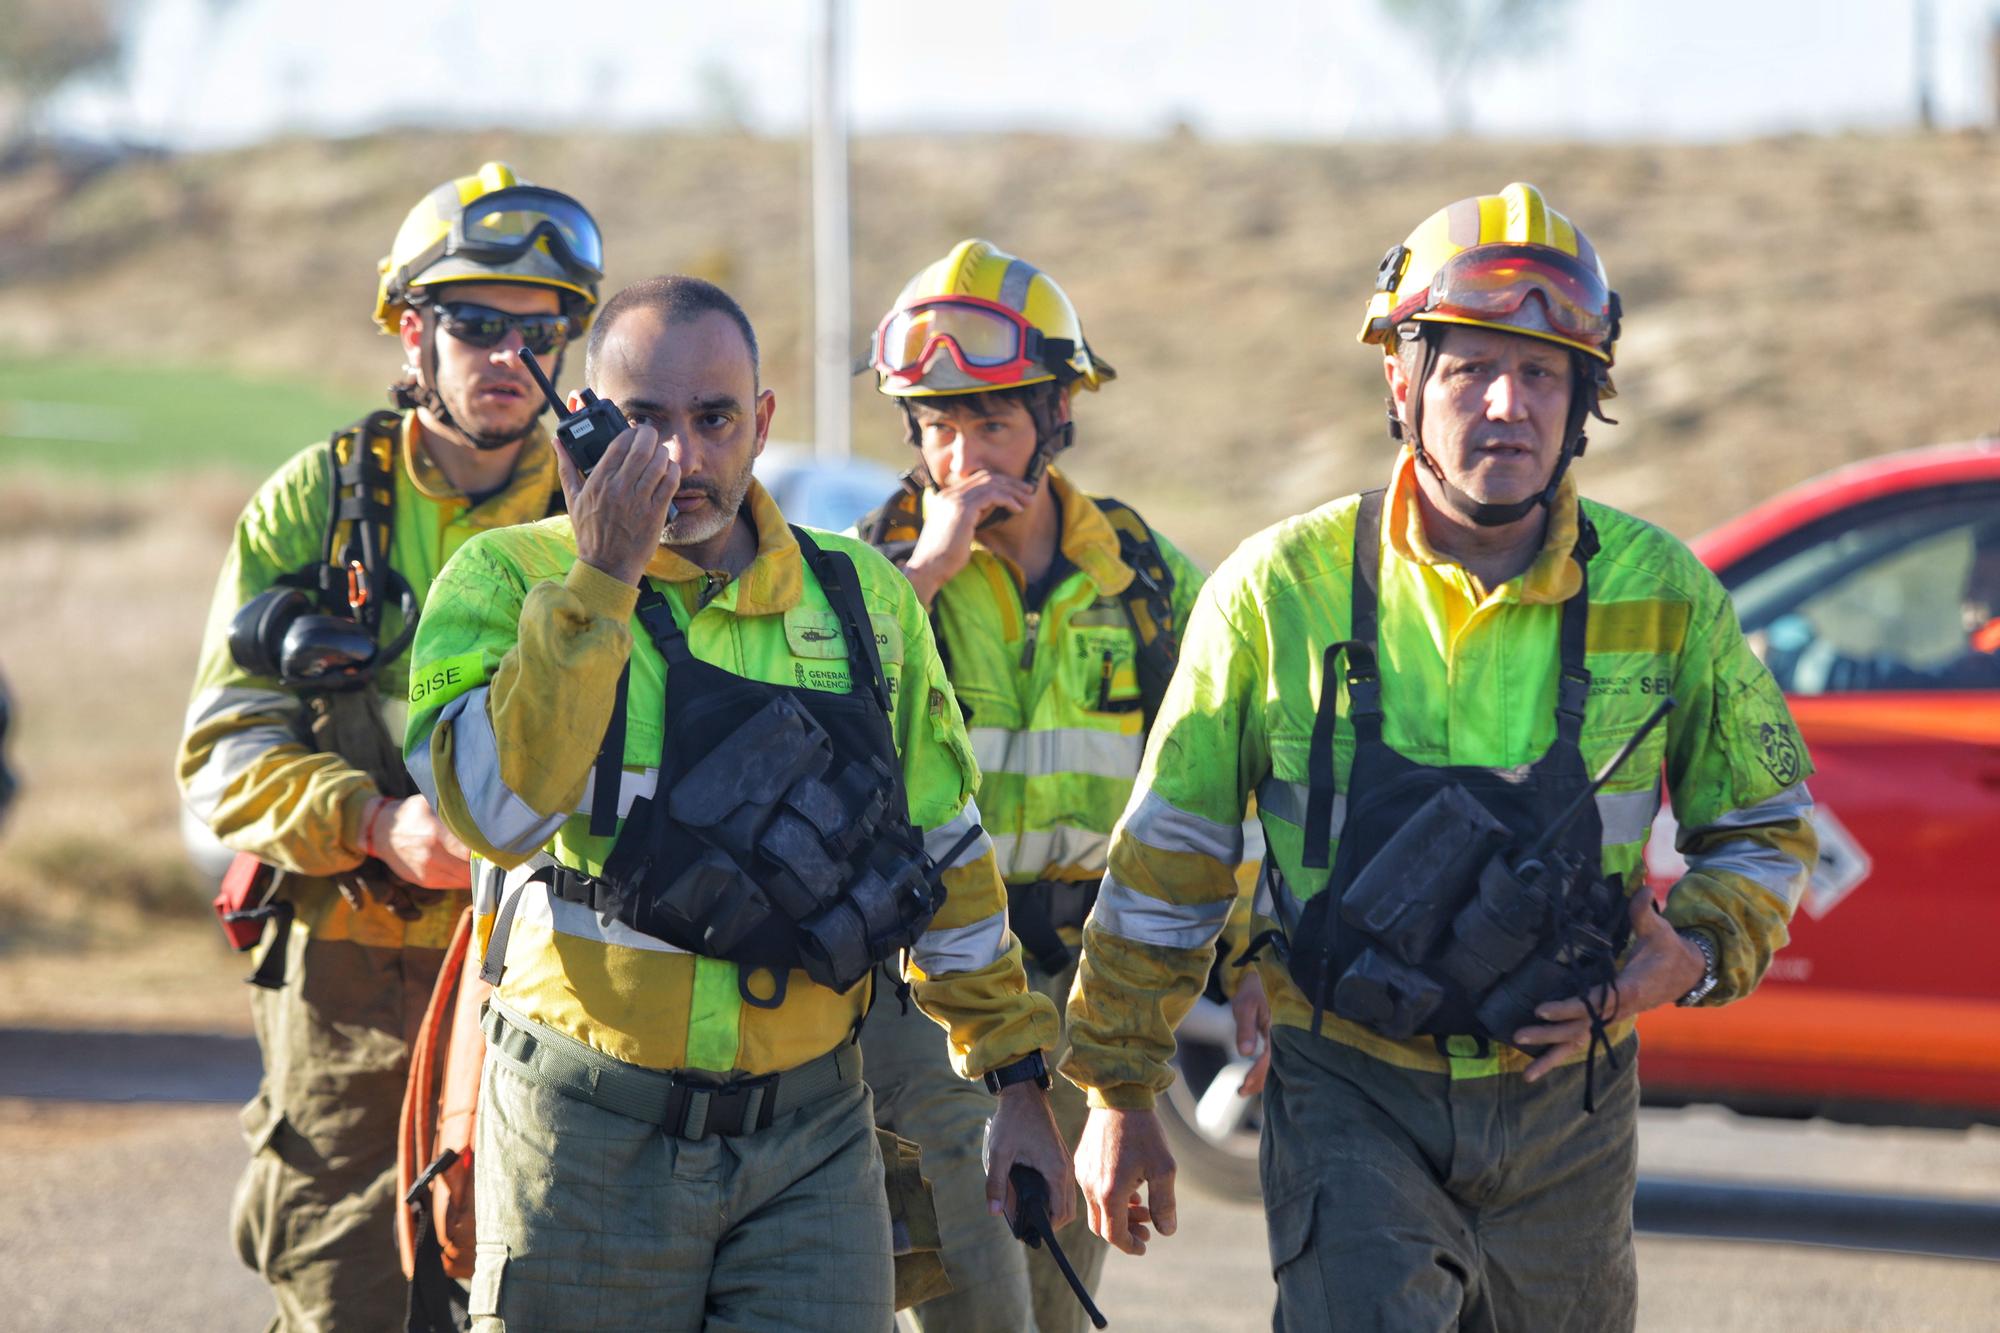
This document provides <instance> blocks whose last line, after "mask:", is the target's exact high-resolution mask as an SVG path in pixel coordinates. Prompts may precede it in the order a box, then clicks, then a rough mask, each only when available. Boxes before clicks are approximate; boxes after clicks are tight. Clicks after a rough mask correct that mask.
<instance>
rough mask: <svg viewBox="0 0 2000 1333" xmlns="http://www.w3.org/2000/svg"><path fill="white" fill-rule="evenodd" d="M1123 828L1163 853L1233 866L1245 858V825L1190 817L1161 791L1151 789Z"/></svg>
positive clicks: (1128, 817)
mask: <svg viewBox="0 0 2000 1333" xmlns="http://www.w3.org/2000/svg"><path fill="white" fill-rule="evenodd" d="M1121 827H1122V828H1123V829H1124V830H1125V832H1127V833H1129V834H1131V835H1132V836H1133V837H1135V838H1137V839H1138V840H1139V841H1140V842H1143V843H1145V844H1146V845H1147V846H1148V847H1157V848H1159V849H1160V850H1161V851H1163V852H1197V853H1199V854H1200V855H1202V856H1209V857H1213V858H1215V859H1216V860H1218V861H1220V862H1222V863H1223V864H1224V865H1227V866H1233V865H1235V864H1236V863H1237V862H1239V861H1241V860H1242V859H1243V825H1242V824H1240V823H1238V824H1218V823H1217V822H1216V821H1214V820H1213V819H1208V818H1205V817H1204V816H1201V815H1191V814H1189V813H1188V812H1187V811H1185V810H1181V809H1178V808H1177V807H1175V806H1173V805H1170V804H1168V803H1167V799H1166V798H1165V797H1163V796H1161V795H1160V794H1159V793H1158V792H1156V791H1152V790H1148V791H1147V792H1146V793H1145V794H1144V795H1142V796H1140V798H1139V800H1138V802H1137V803H1136V805H1135V806H1134V807H1133V809H1132V810H1131V811H1129V812H1128V813H1127V814H1126V816H1125V819H1124V821H1123V823H1122V824H1121Z"/></svg>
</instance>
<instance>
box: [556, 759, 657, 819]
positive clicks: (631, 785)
mask: <svg viewBox="0 0 2000 1333" xmlns="http://www.w3.org/2000/svg"><path fill="white" fill-rule="evenodd" d="M659 785H660V770H659V769H657V768H648V769H644V770H642V771H640V772H637V773H635V772H633V771H632V770H630V769H624V770H621V771H620V772H619V775H618V817H619V818H620V819H624V818H625V817H626V816H627V815H630V814H631V813H632V803H633V802H634V801H637V800H638V799H639V798H640V797H641V796H651V795H652V794H653V790H654V789H655V788H656V787H658V786H659ZM596 804H597V769H596V768H595V767H594V766H593V767H592V768H591V770H590V777H589V778H587V779H586V780H585V781H584V784H583V796H582V798H581V799H579V800H578V801H577V803H576V810H575V813H576V814H579V815H587V814H590V813H592V811H593V810H595V808H596Z"/></svg>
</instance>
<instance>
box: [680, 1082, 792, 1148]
mask: <svg viewBox="0 0 2000 1333" xmlns="http://www.w3.org/2000/svg"><path fill="white" fill-rule="evenodd" d="M777 1100H778V1075H776V1074H764V1075H761V1076H759V1077H756V1078H739V1079H731V1080H730V1081H729V1082H727V1083H694V1082H690V1081H688V1080H685V1079H682V1078H679V1077H676V1078H675V1079H674V1087H673V1091H672V1093H670V1094H669V1096H668V1100H667V1114H668V1125H667V1129H668V1132H670V1133H671V1134H673V1135H674V1137H675V1138H681V1139H692V1140H699V1139H705V1138H707V1137H708V1136H709V1135H711V1134H719V1135H721V1136H722V1137H724V1138H734V1137H736V1136H737V1135H739V1134H747V1133H749V1132H751V1131H752V1130H758V1129H763V1128H764V1127H765V1126H767V1125H769V1124H770V1123H771V1113H772V1111H773V1110H775V1109H776V1106H777Z"/></svg>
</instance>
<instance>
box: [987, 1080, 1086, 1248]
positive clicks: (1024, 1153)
mask: <svg viewBox="0 0 2000 1333" xmlns="http://www.w3.org/2000/svg"><path fill="white" fill-rule="evenodd" d="M1016 1162H1019V1163H1020V1164H1021V1165H1023V1166H1028V1167H1033V1168H1034V1169H1035V1170H1036V1171H1039V1172H1040V1173H1041V1176H1042V1179H1043V1180H1046V1181H1048V1182H1049V1225H1050V1226H1052V1227H1056V1228H1058V1229H1060V1228H1061V1227H1063V1226H1065V1225H1067V1224H1068V1223H1069V1221H1070V1219H1071V1218H1073V1217H1075V1216H1076V1176H1075V1175H1074V1174H1072V1172H1071V1171H1070V1165H1069V1147H1068V1145H1066V1144H1064V1143H1063V1141H1062V1131H1061V1130H1059V1129H1057V1128H1056V1116H1055V1112H1054V1111H1052V1110H1050V1109H1049V1094H1048V1093H1046V1092H1044V1091H1043V1090H1042V1089H1041V1088H1040V1087H1038V1086H1037V1085H1035V1084H1033V1083H1015V1084H1012V1085H1010V1086H1009V1087H1006V1088H1004V1089H1002V1090H1001V1092H1000V1109H998V1110H997V1111H995V1112H994V1113H993V1119H992V1120H991V1121H990V1122H989V1123H988V1124H987V1126H986V1207H987V1210H988V1211H989V1212H992V1213H997V1214H1000V1215H1002V1216H1004V1217H1006V1219H1007V1220H1008V1221H1009V1222H1010V1223H1011V1222H1012V1221H1013V1220H1014V1187H1013V1185H1012V1184H1010V1183H1009V1182H1008V1180H1007V1176H1008V1173H1009V1172H1011V1171H1012V1170H1013V1169H1014V1164H1015V1163H1016Z"/></svg>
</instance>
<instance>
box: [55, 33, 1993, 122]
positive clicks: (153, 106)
mask: <svg viewBox="0 0 2000 1333" xmlns="http://www.w3.org/2000/svg"><path fill="white" fill-rule="evenodd" d="M1920 2H1921V0H1819V2H1818V3H1812V2H1811V0H1669V2H1668V3H1645V2H1643V0H1572V3H1570V4H1569V5H1568V7H1567V9H1566V10H1565V15H1566V17H1565V19H1564V21H1563V23H1562V25H1561V27H1560V28H1559V29H1558V35H1557V36H1556V37H1555V38H1554V40H1552V41H1551V42H1550V43H1549V44H1548V45H1547V47H1546V49H1544V50H1541V51H1537V52H1535V53H1534V55H1533V57H1532V58H1521V59H1510V60H1507V61H1504V62H1493V63H1492V64H1491V65H1490V67H1489V68H1487V69H1485V70H1480V71H1476V72H1475V73H1474V75H1473V76H1472V78H1471V79H1470V80H1469V81H1468V84H1467V92H1468V96H1469V103H1470V106H1471V109H1472V113H1473V121H1472V123H1473V126H1474V128H1475V129H1476V130H1477V131H1479V132H1481V133H1485V134H1489V135H1514V136H1528V137H1538V138H1653V139H1714V138H1734V137H1742V136H1748V135H1756V134H1766V133H1774V132H1784V131H1792V130H1805V131H1830V130H1842V129H1857V128H1858V129H1869V128H1889V127H1896V126H1901V125H1907V124H1910V123H1912V122H1913V120H1914V117H1915V94H1914V91H1913V89H1914V70H1915V66H1916V56H1915V42H1914V33H1915V28H1916V23H1915V19H1914V15H1915V13H1916V10H1917V8H1918V5H1919V3H1920ZM1929 5H1930V10H1931V13H1932V16H1933V18H1932V25H1931V26H1932V32H1933V40H1932V43H1931V56H1930V59H1929V61H1928V64H1929V67H1930V69H1931V72H1932V76H1933V78H1934V80H1935V85H1934V86H1935V94H1936V106H1937V112H1938V118H1939V120H1940V121H1941V123H1943V124H1946V125H1963V124H1980V123H1987V122H1988V121H1990V119H1991V115H1992V113H1991V106H1992V101H1993V97H1992V93H1991V92H1990V84H1991V79H1990V75H1989V61H1990V56H1989V50H1990V45H1989V43H1990V40H1991V39H1990V33H1991V31H1992V25H1993V23H1994V21H1995V20H1994V17H1993V16H1994V13H1995V11H1996V9H2000V0H1929ZM1483 7H1484V6H1483V4H1482V2H1481V0H1468V3H1467V8H1468V9H1470V10H1478V9H1481V8H1483ZM818 9H819V5H818V3H817V0H706V2H705V3H688V0H652V2H651V3H646V2H645V0H569V2H568V3H555V4H552V3H548V0H340V3H338V4H337V5H332V4H307V3H302V2H301V0H133V13H134V18H133V23H134V35H135V40H134V42H133V44H132V49H131V51H130V53H129V57H128V60H127V62H126V64H125V67H124V68H123V69H122V70H121V71H119V73H118V74H117V75H116V76H114V77H113V78H111V79H108V80H102V81H98V82H97V83H94V84H92V85H89V86H73V87H71V88H70V89H68V90H66V91H65V92H64V93H63V94H62V95H61V96H60V97H59V98H58V99H57V101H56V102H55V103H54V104H53V106H52V108H51V119H52V121H53V123H54V124H55V125H57V126H59V127H62V128H67V129H76V130H85V131H95V132H111V133H117V134H122V135H125V136H129V137H134V138H140V139H146V140H151V141H156V142H163V143H166V144H170V145H173V146H178V147H190V148H194V147H219V146H225V145H231V144H239V143H244V142H248V141H252V140H256V139H259V138H264V137H267V136H269V135H271V134H274V133H279V132H301V131H303V132H310V133H334V134H339V133H357V132H363V131H367V130H371V129H376V128H379V127H382V126H385V125H396V124H451V125H505V126H509V127H512V128H517V129H539V128H559V127H560V128H572V127H577V126H584V127H588V126H602V127H606V128H612V127H616V128H631V127H639V126H648V125H687V124H696V123H700V122H702V121H703V120H704V119H706V120H709V121H713V120H714V119H715V118H716V114H717V109H718V108H719V107H720V106H722V105H725V104H726V103H728V102H730V101H732V100H734V101H737V102H739V103H740V104H741V107H742V113H743V116H744V119H745V120H747V122H748V123H749V125H750V126H751V127H752V128H753V129H756V130H759V131H763V132H769V133H791V132H795V131H796V130H797V129H798V128H799V127H800V126H801V125H802V124H803V120H804V116H805V114H806V108H807V99H808V89H807V71H808V68H809V43H810V37H811V33H812V29H813V24H814V21H815V15H816V14H817V12H818ZM849 13H850V21H849V50H850V60H849V69H850V71H851V73H850V90H851V92H850V103H851V106H852V109H853V124H854V129H855V131H856V132H857V133H862V134H866V133H869V132H880V131H891V130H913V129H922V128H925V127H929V128H932V129H939V130H953V129H978V130H993V129H1037V130H1052V131H1059V132H1076V133H1086V134H1129V135H1151V134H1157V133H1160V132H1162V131H1163V130H1165V129H1167V128H1169V127H1171V126H1172V125H1174V124H1175V123H1176V122H1185V123H1186V124H1187V125H1189V126H1191V127H1192V128H1193V129H1194V130H1195V131H1196V132H1198V133H1200V134H1202V135H1203V136H1206V137H1215V138H1308V139H1325V138H1336V137H1366V138H1390V137H1402V136H1423V135H1430V134H1435V133H1439V132H1441V131H1442V129H1443V128H1444V118H1443V112H1442V110H1441V108H1440V105H1439V101H1440V99H1439V98H1438V97H1437V95H1436V92H1435V84H1434V82H1433V78H1432V75H1431V72H1430V67H1429V65H1428V64H1427V62H1426V58H1425V55H1424V53H1423V51H1422V49H1421V48H1420V47H1418V46H1416V45H1415V44H1414V43H1413V41H1412V39H1411V37H1410V35H1409V34H1408V33H1407V31H1406V30H1404V29H1402V28H1399V27H1397V26H1395V25H1394V24H1393V23H1391V22H1389V21H1388V20H1387V19H1385V18H1384V17H1383V15H1382V11H1381V9H1380V7H1379V5H1377V4H1376V3H1373V2H1372V0H1152V2H1151V3H1148V2H1147V0H996V2H994V3H987V4H979V5H973V4H955V3H952V2H951V0H930V3H928V4H913V3H910V2H909V0H849Z"/></svg>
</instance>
